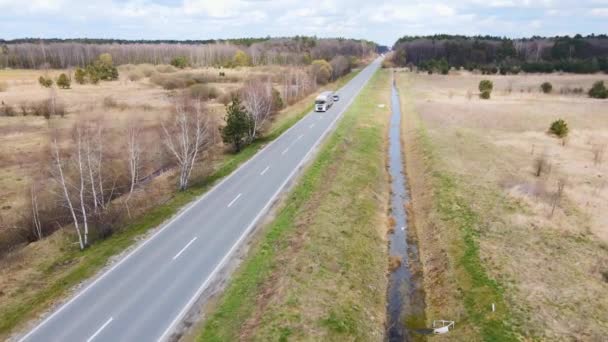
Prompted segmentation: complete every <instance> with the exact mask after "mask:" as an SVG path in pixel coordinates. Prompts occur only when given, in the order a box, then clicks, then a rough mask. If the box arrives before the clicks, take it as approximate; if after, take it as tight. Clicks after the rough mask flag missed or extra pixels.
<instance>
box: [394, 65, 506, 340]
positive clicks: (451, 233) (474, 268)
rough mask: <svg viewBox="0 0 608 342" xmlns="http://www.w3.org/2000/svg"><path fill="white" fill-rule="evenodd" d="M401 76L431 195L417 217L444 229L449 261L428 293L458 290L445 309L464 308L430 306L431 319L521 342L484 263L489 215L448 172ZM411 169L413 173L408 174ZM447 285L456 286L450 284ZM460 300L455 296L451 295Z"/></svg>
mask: <svg viewBox="0 0 608 342" xmlns="http://www.w3.org/2000/svg"><path fill="white" fill-rule="evenodd" d="M401 77H403V78H405V80H403V79H402V80H401V81H400V82H398V85H399V88H400V93H401V94H402V97H401V98H402V107H403V108H406V110H405V112H406V120H409V123H408V129H406V130H404V132H406V134H410V135H411V136H410V137H406V140H407V141H408V142H409V143H410V144H414V145H415V146H414V147H413V148H414V149H415V150H416V155H417V156H416V157H415V158H419V160H418V161H417V162H419V163H420V164H421V165H423V172H420V173H417V174H410V175H409V176H410V178H412V177H422V178H424V182H426V184H427V185H428V186H429V189H428V190H429V191H430V192H431V194H430V203H429V206H428V207H427V208H426V212H416V213H415V215H416V216H417V217H421V216H424V217H425V219H426V220H428V222H427V225H428V226H431V227H433V228H434V229H438V231H439V234H440V236H441V242H440V244H441V245H442V246H444V248H445V250H444V252H445V255H446V256H447V260H443V261H442V262H443V263H446V264H447V265H449V266H444V267H445V269H444V270H441V271H442V272H445V274H443V275H442V277H444V278H445V279H446V280H444V281H443V282H434V284H440V285H439V286H438V287H436V288H432V287H431V288H427V289H426V292H427V294H429V293H431V295H432V296H435V297H441V296H449V295H450V292H449V290H447V291H446V292H445V293H438V292H440V291H442V290H443V289H444V288H443V286H448V287H450V286H453V287H455V288H456V289H457V290H456V291H457V293H458V295H457V297H455V298H449V299H446V300H445V301H444V302H443V303H442V304H446V303H450V301H452V302H451V303H450V304H454V301H455V302H456V305H458V306H462V307H463V308H464V312H463V313H462V314H461V313H460V311H459V309H458V308H454V307H437V305H435V304H434V301H427V313H428V314H427V317H429V318H433V317H436V316H437V315H438V314H442V313H443V314H444V315H445V314H448V313H451V314H453V315H457V316H459V317H445V319H456V320H457V322H456V324H457V331H455V332H454V334H458V335H459V336H460V337H461V338H463V339H469V340H479V339H481V340H484V341H515V340H517V337H516V333H515V332H514V329H513V326H512V316H511V312H510V309H509V307H507V305H506V303H505V299H504V297H503V288H502V286H501V284H499V283H498V282H497V281H496V280H495V279H492V278H491V277H490V276H489V275H488V272H487V270H486V269H485V267H486V266H485V265H484V264H483V263H482V261H481V256H480V248H479V232H480V230H481V229H482V227H483V225H484V223H483V222H484V213H481V212H479V211H477V210H475V209H474V207H473V206H472V204H471V202H470V193H469V192H470V191H467V190H466V185H465V184H464V183H463V181H462V180H461V179H459V178H458V177H457V176H456V175H454V174H452V173H450V172H449V171H447V170H445V168H444V165H443V164H442V160H441V156H440V155H439V154H438V153H437V147H436V145H435V143H434V142H433V140H432V139H431V137H430V136H429V134H428V132H427V130H426V127H425V126H424V123H422V121H421V120H420V119H419V118H418V114H417V113H416V112H415V108H414V106H412V103H413V101H414V99H413V96H412V92H411V91H410V83H409V82H411V81H410V80H409V79H407V77H408V76H400V78H401ZM410 158H411V157H410ZM409 170H410V168H408V172H409ZM418 181H420V180H418ZM414 195H415V193H414ZM484 195H485V194H484ZM480 196H481V195H480ZM417 200H418V199H417V198H416V197H414V198H413V201H414V202H416V201H417ZM425 248H429V246H427V245H425V243H424V242H421V245H420V249H421V250H422V251H423V252H427V253H428V252H429V251H428V250H427V251H424V249H425ZM432 258H435V259H438V258H439V259H440V258H441V256H438V255H434V256H432ZM424 274H425V277H427V276H429V275H428V274H427V271H425V272H424ZM431 276H432V275H431ZM446 283H447V284H451V285H445V284H446ZM455 295H456V294H455V293H453V292H452V293H451V296H455ZM492 304H494V305H495V308H496V311H495V312H492V309H491V308H492ZM448 305H449V304H448Z"/></svg>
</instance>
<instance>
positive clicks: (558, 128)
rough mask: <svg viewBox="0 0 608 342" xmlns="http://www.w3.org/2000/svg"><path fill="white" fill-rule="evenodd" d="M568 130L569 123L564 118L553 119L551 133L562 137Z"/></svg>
mask: <svg viewBox="0 0 608 342" xmlns="http://www.w3.org/2000/svg"><path fill="white" fill-rule="evenodd" d="M568 131H569V130H568V124H567V123H566V121H564V120H562V119H559V120H556V121H553V123H551V126H550V127H549V133H550V134H553V135H555V136H556V137H558V138H561V139H563V138H565V137H566V136H567V135H568Z"/></svg>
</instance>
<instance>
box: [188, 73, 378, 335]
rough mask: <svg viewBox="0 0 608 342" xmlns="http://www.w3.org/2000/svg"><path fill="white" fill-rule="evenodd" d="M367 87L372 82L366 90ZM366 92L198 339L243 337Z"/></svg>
mask: <svg viewBox="0 0 608 342" xmlns="http://www.w3.org/2000/svg"><path fill="white" fill-rule="evenodd" d="M374 77H377V75H376V76H374ZM370 83H371V81H370ZM367 89H369V85H368V86H366V89H364V90H363V92H365V91H366V90H367ZM364 95H365V94H361V95H359V96H358V97H357V99H356V100H355V101H354V103H353V104H352V106H351V109H349V110H347V112H346V113H345V115H344V118H342V120H341V121H340V124H339V125H338V127H337V128H336V130H335V131H334V133H333V134H332V135H331V136H330V137H329V138H328V140H327V142H325V143H324V144H323V147H322V148H321V150H320V152H319V154H318V156H317V157H316V159H315V161H314V162H313V163H312V165H310V166H309V167H308V168H307V170H306V172H305V173H304V174H303V175H302V177H301V178H300V180H299V181H298V184H297V186H296V187H295V188H294V189H293V191H292V192H291V193H290V194H289V197H288V199H287V200H286V201H285V205H284V207H283V208H281V210H280V211H279V213H278V215H277V216H276V218H275V219H274V220H273V221H272V223H271V224H270V226H269V227H267V230H266V232H265V233H264V236H263V237H262V240H261V242H260V244H259V246H256V247H255V248H254V249H253V250H252V251H251V252H250V253H249V256H248V257H247V259H246V260H245V261H244V262H243V264H242V265H241V266H240V267H239V270H238V271H237V273H236V274H235V275H234V276H233V277H232V280H231V281H230V284H229V285H228V287H227V289H226V290H225V292H224V293H223V295H222V297H221V299H220V303H219V304H218V307H217V308H215V309H214V311H213V313H212V314H211V316H210V317H209V318H208V319H207V320H206V322H205V323H204V325H203V327H202V330H201V332H200V334H199V335H198V336H197V341H205V342H216V341H217V342H220V341H237V340H238V339H239V332H240V328H241V325H242V323H243V322H245V320H246V319H247V318H248V317H250V316H251V314H252V312H253V309H254V307H255V304H256V298H257V294H258V293H259V290H260V287H261V286H262V285H263V283H264V281H265V280H267V279H268V277H269V276H270V274H271V273H272V271H273V269H274V268H275V267H276V264H275V261H276V256H277V255H278V253H280V251H281V250H282V248H284V247H285V243H284V242H285V236H286V235H287V234H288V233H289V232H290V231H292V229H293V228H294V226H295V225H294V219H295V218H296V215H297V213H298V212H299V211H300V209H301V208H302V207H303V205H304V204H305V203H306V202H307V201H308V200H309V199H310V198H311V196H312V194H313V193H315V191H317V188H318V184H319V183H320V182H321V178H322V176H323V174H324V172H325V170H326V169H327V168H328V167H329V166H330V165H331V163H332V162H333V160H334V158H333V157H334V154H335V153H336V151H335V149H336V147H337V146H338V144H339V143H340V142H341V141H342V140H343V139H344V134H345V132H348V131H350V130H351V127H353V126H354V125H355V123H356V117H355V116H354V115H353V114H352V108H354V107H357V106H358V105H359V102H360V101H362V98H364V97H365V96H364Z"/></svg>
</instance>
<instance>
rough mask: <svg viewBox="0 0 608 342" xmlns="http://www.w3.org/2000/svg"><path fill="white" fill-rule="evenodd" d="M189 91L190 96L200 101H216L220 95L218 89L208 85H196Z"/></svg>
mask: <svg viewBox="0 0 608 342" xmlns="http://www.w3.org/2000/svg"><path fill="white" fill-rule="evenodd" d="M188 90H189V92H190V96H192V97H194V98H197V99H199V100H209V99H216V98H218V97H219V95H220V93H219V91H218V90H217V88H215V87H214V86H210V85H207V84H194V85H191V86H190V88H188Z"/></svg>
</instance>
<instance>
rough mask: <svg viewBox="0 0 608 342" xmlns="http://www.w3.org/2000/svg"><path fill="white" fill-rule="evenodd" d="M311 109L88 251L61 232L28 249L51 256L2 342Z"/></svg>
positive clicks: (294, 112)
mask: <svg viewBox="0 0 608 342" xmlns="http://www.w3.org/2000/svg"><path fill="white" fill-rule="evenodd" d="M357 73H358V71H353V72H351V73H350V74H349V75H346V76H344V77H342V78H341V79H339V80H337V81H336V82H334V83H332V84H329V85H327V86H326V87H325V88H328V89H337V88H339V87H341V86H343V85H344V84H346V83H347V82H348V81H350V80H351V79H352V78H353V77H354V76H355V75H356V74H357ZM311 96H312V95H311ZM311 110H312V100H311V99H310V97H308V98H306V99H305V100H302V101H300V102H298V103H296V104H294V105H293V106H291V107H289V108H287V109H285V110H284V111H282V112H281V115H280V116H279V117H278V118H277V120H276V121H275V122H273V124H272V127H271V131H270V133H269V134H267V135H266V136H265V137H264V138H262V139H259V140H258V141H256V142H254V143H253V144H251V145H249V146H247V147H246V148H244V149H243V150H242V151H241V152H240V153H239V154H236V155H224V156H221V160H220V162H219V163H218V166H217V168H216V170H215V171H214V172H212V174H211V175H209V176H208V177H206V178H205V179H203V180H202V181H200V182H197V183H195V184H193V185H192V186H191V187H190V188H189V189H188V190H187V191H183V192H176V193H174V194H173V195H172V196H171V198H170V199H169V200H168V201H167V202H166V203H165V204H163V205H161V206H158V207H156V208H154V209H153V210H151V211H149V212H148V213H146V214H145V215H143V216H142V217H139V218H137V219H135V220H134V222H133V223H131V224H130V225H128V226H126V227H124V229H122V230H121V231H119V232H117V233H115V234H113V235H112V236H111V237H109V238H107V239H105V240H103V241H100V242H98V243H95V244H93V245H92V246H90V247H89V248H87V249H86V250H84V251H80V250H78V249H77V248H76V246H75V245H74V244H73V241H74V240H73V237H71V236H70V235H71V234H69V233H67V234H65V233H62V232H58V233H56V235H57V236H56V237H50V238H48V239H47V241H43V243H46V244H50V245H53V246H54V247H50V246H36V244H33V245H31V246H28V247H31V248H34V249H36V251H38V252H40V253H45V252H47V251H49V252H52V255H48V256H47V258H46V261H45V262H44V263H43V264H42V265H39V266H38V268H37V269H36V270H32V273H35V275H34V276H32V277H30V278H26V279H24V280H23V281H22V282H23V284H22V285H21V286H20V288H19V289H18V290H17V291H16V293H13V294H12V295H11V298H8V299H7V300H6V301H5V302H4V303H6V305H3V306H2V307H0V339H3V338H6V337H8V336H9V334H10V333H11V332H12V331H13V330H15V329H16V328H18V327H20V326H21V325H22V324H24V323H25V322H27V321H28V320H30V319H32V318H34V317H35V316H36V315H37V314H39V313H41V312H43V311H44V310H46V309H48V308H49V307H50V306H51V305H52V304H53V303H54V302H56V301H57V300H60V299H61V298H63V297H64V296H66V294H67V293H68V292H69V290H70V289H71V288H72V287H74V286H75V285H77V284H79V283H80V282H82V281H84V280H86V279H88V278H90V277H92V276H94V275H95V274H96V273H97V272H98V271H99V270H100V269H102V268H103V267H104V266H105V265H107V264H108V261H109V260H110V259H111V258H112V257H113V256H115V255H117V254H120V253H121V252H123V251H125V250H126V249H127V248H129V247H130V246H132V245H133V244H134V243H135V242H136V241H138V240H137V239H138V238H140V237H141V236H143V234H145V233H146V232H148V231H149V230H150V229H152V228H155V227H158V226H159V225H161V224H162V223H163V222H165V221H167V220H168V219H169V218H171V217H172V216H173V215H175V214H176V213H177V212H178V211H179V210H180V209H182V208H183V207H185V206H186V205H187V204H188V203H190V202H192V201H193V200H195V199H196V198H198V197H199V196H201V195H203V194H204V193H205V192H206V191H208V190H209V189H210V188H211V187H212V186H213V185H214V184H215V183H217V182H218V181H219V180H220V179H222V178H224V177H226V176H228V175H229V174H230V173H231V172H233V171H234V170H235V169H237V168H238V167H239V166H240V165H241V164H242V163H244V162H245V161H247V160H248V159H249V158H251V157H252V156H253V155H255V153H257V152H258V151H259V150H260V149H261V148H262V147H263V146H264V145H266V144H267V143H269V142H270V141H272V140H274V139H276V138H277V137H278V136H280V135H281V134H282V133H283V132H285V131H286V130H287V129H289V128H290V127H291V126H293V125H294V124H296V123H297V122H298V121H299V120H300V119H301V118H302V117H304V116H305V115H306V114H307V113H308V112H310V111H311ZM49 239H50V240H49ZM57 245H58V246H57ZM0 294H2V292H1V291H0Z"/></svg>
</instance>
